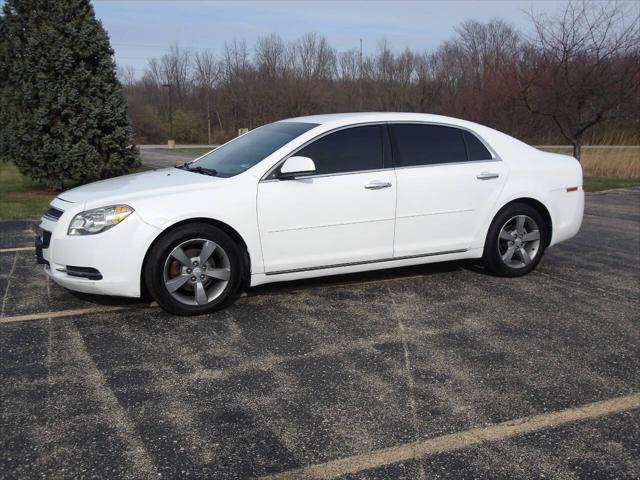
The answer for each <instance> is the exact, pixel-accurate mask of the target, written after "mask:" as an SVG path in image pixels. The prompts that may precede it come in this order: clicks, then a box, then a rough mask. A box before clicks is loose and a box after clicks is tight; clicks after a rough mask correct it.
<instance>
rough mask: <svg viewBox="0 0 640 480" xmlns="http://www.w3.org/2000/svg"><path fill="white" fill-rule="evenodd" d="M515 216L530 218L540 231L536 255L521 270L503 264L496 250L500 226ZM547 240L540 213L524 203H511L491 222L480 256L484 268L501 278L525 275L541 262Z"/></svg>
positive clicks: (545, 225) (544, 224)
mask: <svg viewBox="0 0 640 480" xmlns="http://www.w3.org/2000/svg"><path fill="white" fill-rule="evenodd" d="M516 215H527V216H529V217H531V218H532V219H533V220H534V221H535V222H536V223H537V224H538V229H539V230H540V247H539V250H538V254H537V255H536V256H535V258H534V259H533V261H532V262H531V263H530V264H529V265H527V266H525V267H521V268H513V267H510V266H509V265H507V264H505V263H504V261H503V260H502V258H501V256H500V252H499V250H498V235H500V230H501V229H502V226H503V225H504V224H505V223H506V222H507V221H508V220H509V219H510V218H513V217H515V216H516ZM547 239H548V232H547V224H546V223H545V221H544V218H543V217H542V215H541V214H540V212H538V210H536V209H535V208H533V207H532V206H531V205H527V204H526V203H511V204H509V205H507V206H505V207H504V208H503V209H502V210H500V211H499V212H498V213H497V214H496V216H495V217H494V219H493V221H492V222H491V226H490V227H489V231H488V233H487V238H486V241H485V244H484V253H483V256H482V259H483V261H484V264H485V267H486V268H487V269H488V270H489V272H490V273H492V274H494V275H498V276H501V277H520V276H522V275H526V274H527V273H529V272H531V271H532V270H534V269H535V268H536V267H537V266H538V263H540V260H542V255H543V254H544V251H545V249H546V247H547Z"/></svg>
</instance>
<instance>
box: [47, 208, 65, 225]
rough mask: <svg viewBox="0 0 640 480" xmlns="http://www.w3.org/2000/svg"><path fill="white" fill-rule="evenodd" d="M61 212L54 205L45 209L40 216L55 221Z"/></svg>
mask: <svg viewBox="0 0 640 480" xmlns="http://www.w3.org/2000/svg"><path fill="white" fill-rule="evenodd" d="M63 213H64V212H63V211H62V210H58V209H57V208H54V207H49V210H47V211H46V212H45V214H44V215H43V216H42V217H43V218H46V219H48V220H53V221H54V222H57V221H58V219H59V218H60V217H61V216H62V214H63Z"/></svg>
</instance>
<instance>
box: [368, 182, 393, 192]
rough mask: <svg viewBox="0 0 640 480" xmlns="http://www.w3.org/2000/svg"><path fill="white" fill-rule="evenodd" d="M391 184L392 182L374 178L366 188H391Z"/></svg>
mask: <svg viewBox="0 0 640 480" xmlns="http://www.w3.org/2000/svg"><path fill="white" fill-rule="evenodd" d="M390 186H391V182H383V181H381V180H372V181H371V182H369V183H367V184H366V185H365V186H364V188H366V189H367V190H380V189H381V188H389V187H390Z"/></svg>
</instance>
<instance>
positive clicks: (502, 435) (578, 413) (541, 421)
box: [262, 394, 640, 480]
mask: <svg viewBox="0 0 640 480" xmlns="http://www.w3.org/2000/svg"><path fill="white" fill-rule="evenodd" d="M637 408H640V394H632V395H627V396H624V397H618V398H613V399H610V400H604V401H601V402H594V403H589V404H587V405H582V406H579V407H574V408H568V409H566V410H561V411H559V412H552V413H543V414H541V415H533V416H530V417H522V418H518V419H515V420H509V421H506V422H502V423H498V424H496V425H491V426H488V427H479V428H473V429H470V430H466V431H463V432H458V433H452V434H450V435H443V436H441V437H435V438H429V439H425V440H418V441H416V442H411V443H407V444H404V445H399V446H396V447H390V448H385V449H381V450H375V451H373V452H369V453H364V454H362V455H354V456H352V457H346V458H341V459H338V460H332V461H329V462H326V463H320V464H316V465H310V466H308V467H302V468H298V469H295V470H289V471H286V472H281V473H277V474H275V475H269V476H266V477H262V478H263V480H267V479H268V480H285V479H286V480H292V479H314V480H318V479H329V478H335V477H339V476H342V475H348V474H355V473H358V472H363V471H365V470H372V469H376V468H380V467H383V466H386V465H390V464H394V463H399V462H404V461H408V460H415V459H417V458H421V457H425V456H428V455H435V454H439V453H444V452H449V451H452V450H458V449H461V448H467V447H471V446H474V445H479V444H482V443H487V442H496V441H500V440H505V439H508V438H511V437H515V436H518V435H524V434H527V433H533V432H537V431H540V430H546V429H551V428H556V427H559V426H562V425H565V424H567V423H572V422H578V421H583V420H589V419H593V418H597V417H603V416H607V415H613V414H616V413H622V412H626V411H630V410H635V409H637Z"/></svg>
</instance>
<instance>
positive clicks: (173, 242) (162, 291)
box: [144, 223, 243, 315]
mask: <svg viewBox="0 0 640 480" xmlns="http://www.w3.org/2000/svg"><path fill="white" fill-rule="evenodd" d="M202 257H205V258H204V260H202V262H200V260H201V259H202ZM242 277H243V262H242V252H241V250H240V248H239V247H238V245H237V244H236V243H235V242H234V241H233V240H232V239H231V237H229V235H227V234H226V233H225V232H224V231H222V230H220V229H219V228H217V227H214V226H212V225H209V224H206V223H192V224H186V225H184V226H181V227H178V228H177V229H175V230H172V231H170V232H168V233H166V234H165V235H164V236H162V237H160V239H159V240H158V241H157V242H156V243H155V245H153V247H152V248H151V251H150V252H149V255H148V257H147V262H146V265H145V269H144V281H145V285H146V287H147V289H148V290H149V293H150V294H151V296H152V297H153V298H154V299H155V301H156V302H158V305H160V307H162V309H163V310H165V311H167V312H169V313H173V314H176V315H202V314H205V313H211V312H214V311H216V310H220V309H221V308H224V307H226V306H227V305H229V304H230V303H231V302H232V301H233V299H234V297H235V293H236V292H237V290H238V287H239V285H240V281H241V279H242Z"/></svg>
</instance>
